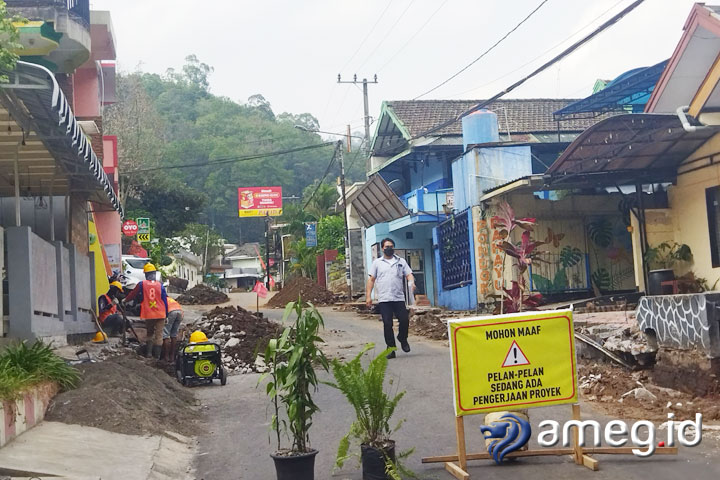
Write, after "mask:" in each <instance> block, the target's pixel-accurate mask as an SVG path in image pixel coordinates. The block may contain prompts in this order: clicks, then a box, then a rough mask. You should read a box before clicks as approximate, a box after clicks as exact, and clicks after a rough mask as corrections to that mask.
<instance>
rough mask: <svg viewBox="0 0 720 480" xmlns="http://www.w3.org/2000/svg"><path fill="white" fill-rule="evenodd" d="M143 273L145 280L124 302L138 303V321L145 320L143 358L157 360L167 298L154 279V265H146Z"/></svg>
mask: <svg viewBox="0 0 720 480" xmlns="http://www.w3.org/2000/svg"><path fill="white" fill-rule="evenodd" d="M143 272H144V273H145V280H143V281H142V282H139V283H138V284H137V285H136V286H135V289H134V290H133V291H132V292H130V293H129V294H128V296H127V298H125V301H126V302H129V301H131V300H136V301H138V302H140V319H141V320H145V331H146V338H147V343H146V346H147V349H146V351H145V356H146V357H150V356H153V357H155V358H157V359H158V360H159V359H160V354H161V353H162V331H163V327H164V326H165V320H166V319H167V312H168V303H167V298H168V297H167V292H166V291H165V287H163V285H162V283H160V282H158V281H157V280H156V279H155V277H156V273H157V268H155V265H153V264H152V263H146V264H145V266H144V267H143Z"/></svg>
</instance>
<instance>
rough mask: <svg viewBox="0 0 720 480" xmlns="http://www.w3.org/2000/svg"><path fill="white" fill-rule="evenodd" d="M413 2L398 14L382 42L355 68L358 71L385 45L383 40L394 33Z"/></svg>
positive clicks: (411, 0)
mask: <svg viewBox="0 0 720 480" xmlns="http://www.w3.org/2000/svg"><path fill="white" fill-rule="evenodd" d="M414 1H415V0H410V3H408V4H407V7H405V10H403V11H402V13H401V14H400V16H399V17H398V18H397V20H395V23H393V24H392V26H391V27H390V29H389V30H388V31H387V33H386V34H385V36H384V37H383V38H382V40H380V43H378V44H377V45H375V48H373V49H372V51H371V52H370V54H369V55H368V56H367V57H365V60H363V62H362V63H361V64H360V66H359V67H358V68H357V69H358V70H360V69H361V68H362V67H364V66H365V64H366V63H367V61H368V60H370V59H371V58H372V56H373V54H374V53H375V52H376V51H377V49H378V48H380V47H381V46H382V44H383V43H385V40H387V38H388V37H389V36H390V34H391V33H393V32H394V31H395V27H396V26H397V24H398V23H400V20H402V18H403V17H404V16H405V14H406V13H407V11H408V10H410V7H412V4H413V2H414Z"/></svg>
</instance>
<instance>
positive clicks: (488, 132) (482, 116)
mask: <svg viewBox="0 0 720 480" xmlns="http://www.w3.org/2000/svg"><path fill="white" fill-rule="evenodd" d="M462 132H463V151H465V150H467V146H468V145H473V144H478V143H489V142H499V141H500V135H499V134H498V120H497V115H495V113H494V112H491V111H490V110H485V109H484V108H483V109H481V110H478V111H477V112H473V113H471V114H470V115H467V116H465V117H463V119H462Z"/></svg>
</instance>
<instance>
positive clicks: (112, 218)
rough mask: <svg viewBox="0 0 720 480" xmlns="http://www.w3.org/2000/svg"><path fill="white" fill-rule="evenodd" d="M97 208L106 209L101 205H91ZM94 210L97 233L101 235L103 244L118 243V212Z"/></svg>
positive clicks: (119, 232) (119, 235)
mask: <svg viewBox="0 0 720 480" xmlns="http://www.w3.org/2000/svg"><path fill="white" fill-rule="evenodd" d="M93 207H94V208H96V209H97V210H103V209H108V207H104V206H102V205H95V204H94V205H93ZM97 210H96V212H95V221H96V227H97V230H98V233H99V234H100V236H101V237H102V241H103V245H112V244H119V243H120V242H121V239H120V237H121V236H122V232H121V230H120V229H121V226H122V224H121V222H120V214H119V213H117V212H102V211H97Z"/></svg>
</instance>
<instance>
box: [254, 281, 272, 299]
mask: <svg viewBox="0 0 720 480" xmlns="http://www.w3.org/2000/svg"><path fill="white" fill-rule="evenodd" d="M252 291H253V292H255V293H257V295H258V297H260V298H265V297H267V294H268V291H267V288H266V287H265V284H264V283H262V282H259V281H258V282H255V286H254V287H253V289H252Z"/></svg>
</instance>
